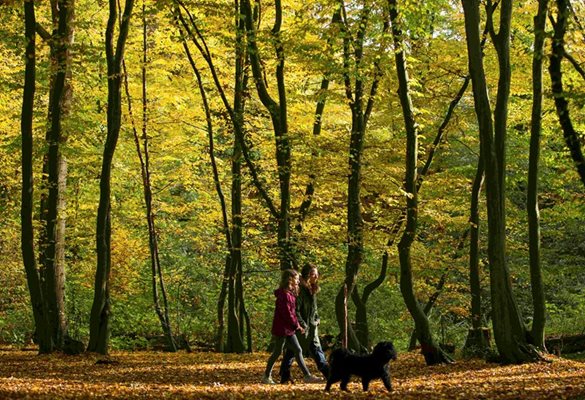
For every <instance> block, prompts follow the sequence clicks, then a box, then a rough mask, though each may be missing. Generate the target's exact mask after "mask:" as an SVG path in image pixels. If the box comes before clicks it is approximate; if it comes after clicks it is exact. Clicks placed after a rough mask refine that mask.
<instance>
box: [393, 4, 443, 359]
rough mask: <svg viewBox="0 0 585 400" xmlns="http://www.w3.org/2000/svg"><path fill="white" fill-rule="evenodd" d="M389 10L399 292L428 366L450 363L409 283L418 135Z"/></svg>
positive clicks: (396, 30) (398, 38)
mask: <svg viewBox="0 0 585 400" xmlns="http://www.w3.org/2000/svg"><path fill="white" fill-rule="evenodd" d="M388 6H389V8H390V20H391V22H392V36H393V38H394V47H395V50H394V57H395V60H396V71H397V75H398V82H399V87H398V93H399V97H400V104H401V105H402V114H403V117H404V125H405V128H406V172H405V179H404V189H405V192H406V193H407V195H406V210H407V211H406V227H405V229H404V232H403V234H402V238H401V239H400V242H399V243H398V256H399V259H400V291H401V292H402V296H403V297H404V302H405V303H406V307H407V308H408V311H409V312H410V315H411V316H412V318H413V319H414V325H415V330H416V332H417V336H418V341H419V342H420V344H421V351H422V354H423V356H424V357H425V361H426V363H427V365H433V364H438V363H446V362H447V363H448V362H451V361H452V360H451V358H450V357H449V356H448V355H447V354H446V353H445V352H443V350H442V349H441V347H440V346H439V345H438V344H437V343H436V342H435V340H434V338H433V335H432V333H431V328H430V325H429V320H428V318H427V316H426V315H425V313H424V311H423V309H422V308H421V306H420V304H419V302H418V300H417V299H416V296H415V294H414V286H413V281H412V263H411V257H410V250H411V246H412V243H413V241H414V239H415V236H416V229H417V218H418V193H417V182H418V178H417V165H416V164H417V160H418V131H417V127H416V123H415V120H414V114H413V109H412V101H411V98H410V92H409V87H408V83H409V82H408V72H407V68H406V57H405V54H404V42H403V38H402V31H401V29H400V27H399V25H398V9H397V3H396V0H388Z"/></svg>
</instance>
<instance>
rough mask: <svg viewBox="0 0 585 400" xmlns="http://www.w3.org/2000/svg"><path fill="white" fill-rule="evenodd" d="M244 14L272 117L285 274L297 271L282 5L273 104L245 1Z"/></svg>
mask: <svg viewBox="0 0 585 400" xmlns="http://www.w3.org/2000/svg"><path fill="white" fill-rule="evenodd" d="M242 5H243V11H244V13H243V14H244V15H245V18H246V34H247V43H248V55H249V57H250V64H251V67H252V74H253V76H254V82H255V84H256V91H257V93H258V97H259V98H260V101H261V102H262V104H263V105H264V107H265V108H266V110H267V111H268V112H269V113H270V118H271V120H272V128H273V131H274V139H275V151H276V164H277V169H278V181H279V194H280V207H279V209H278V211H277V210H276V209H275V208H274V206H272V207H270V208H271V210H272V213H273V216H274V217H275V218H276V220H277V224H278V227H277V232H278V233H277V240H278V249H279V263H280V269H281V270H285V269H289V268H296V267H297V264H298V262H297V260H296V255H295V252H294V249H293V246H292V242H291V235H290V203H291V200H290V197H291V194H290V178H291V159H290V155H291V147H290V141H289V138H288V123H287V102H286V86H285V80H284V63H285V56H284V46H283V44H282V40H281V37H280V36H281V32H280V31H281V26H282V4H281V0H275V1H274V9H275V17H274V25H273V27H272V30H271V35H272V39H273V43H274V50H275V52H276V59H277V63H276V74H275V75H276V87H277V90H278V101H276V100H274V99H273V98H272V97H271V96H270V94H269V92H268V89H267V87H266V84H265V82H264V75H263V68H262V61H261V59H260V53H259V50H258V44H257V42H256V26H255V24H254V12H253V9H252V6H251V4H250V0H242Z"/></svg>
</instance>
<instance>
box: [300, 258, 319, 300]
mask: <svg viewBox="0 0 585 400" xmlns="http://www.w3.org/2000/svg"><path fill="white" fill-rule="evenodd" d="M312 270H315V271H317V272H319V271H318V270H317V267H316V266H314V265H313V264H310V263H306V264H305V265H303V268H302V269H301V278H302V279H301V284H302V285H303V286H304V287H306V288H307V289H308V290H309V292H310V293H311V294H312V295H314V294H317V293H318V292H319V290H321V288H320V287H319V281H318V280H317V282H314V283H309V274H310V273H311V271H312Z"/></svg>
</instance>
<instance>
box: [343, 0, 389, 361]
mask: <svg viewBox="0 0 585 400" xmlns="http://www.w3.org/2000/svg"><path fill="white" fill-rule="evenodd" d="M339 7H340V10H341V15H342V16H343V18H340V17H338V16H337V15H335V16H334V17H333V22H334V23H335V22H337V21H339V23H340V27H341V31H342V32H343V33H344V34H343V80H344V85H345V96H346V98H347V101H348V104H349V107H350V110H351V135H350V141H349V151H348V165H349V176H348V182H347V258H346V262H345V279H344V284H343V286H342V288H341V289H340V291H339V292H338V295H337V298H336V302H335V310H336V316H337V323H338V326H339V328H340V330H341V331H342V332H344V331H345V330H346V329H347V330H348V340H349V343H348V345H349V347H350V348H352V349H353V350H357V351H365V350H367V348H368V343H367V342H366V343H363V342H360V337H361V339H362V340H364V339H365V340H367V334H365V331H364V329H367V319H366V318H367V316H366V315H367V314H366V313H365V312H364V308H365V307H366V306H365V303H364V302H363V300H362V299H361V298H360V296H359V294H358V293H355V294H354V293H353V292H354V290H355V286H356V278H357V274H358V272H359V268H360V265H361V263H362V259H363V252H364V243H363V227H364V221H363V217H362V213H361V184H362V155H363V149H364V138H365V134H366V128H367V124H368V119H369V116H370V114H371V112H372V109H373V106H374V98H375V95H376V92H377V88H378V83H379V80H380V78H381V74H382V72H381V69H380V65H379V59H377V60H376V61H375V62H374V63H373V71H374V72H373V77H372V83H371V86H370V90H369V93H368V92H367V88H366V85H365V80H366V76H365V75H364V72H363V70H362V68H363V66H362V64H363V57H364V54H363V53H364V41H365V39H366V29H367V27H368V22H369V17H370V13H371V11H372V10H371V8H370V7H369V6H367V5H365V6H364V7H362V8H361V9H360V12H359V17H358V19H359V21H360V22H359V27H358V29H357V32H356V34H355V37H352V36H351V34H350V33H349V32H350V29H349V26H348V21H347V19H346V12H345V5H344V3H343V2H340V6H339ZM388 27H389V23H388V20H387V18H385V19H384V22H383V27H382V31H383V32H386V31H387V30H388ZM380 48H381V49H382V48H384V43H381V44H380ZM351 49H353V53H352V52H351ZM352 62H353V67H351V68H352V70H350V65H351V64H352ZM352 77H355V78H354V79H353V85H352ZM345 288H347V292H348V294H347V296H348V297H351V298H352V299H353V301H354V303H356V306H357V309H356V312H357V315H356V329H357V332H356V331H355V330H354V329H353V327H352V325H351V324H347V327H346V318H347V316H346V314H345V306H344V298H345V295H344V291H345ZM358 318H359V321H358Z"/></svg>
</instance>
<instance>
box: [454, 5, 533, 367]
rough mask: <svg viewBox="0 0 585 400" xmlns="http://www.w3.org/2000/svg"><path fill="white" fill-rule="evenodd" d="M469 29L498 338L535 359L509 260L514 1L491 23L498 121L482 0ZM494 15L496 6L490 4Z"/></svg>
mask: <svg viewBox="0 0 585 400" xmlns="http://www.w3.org/2000/svg"><path fill="white" fill-rule="evenodd" d="M462 3H463V9H464V12H465V31H466V34H467V51H468V53H469V70H470V74H471V77H472V83H473V93H474V101H475V112H476V114H477V118H478V123H479V131H480V140H481V152H482V157H483V160H484V163H485V164H484V165H485V171H486V198H487V209H488V259H489V263H490V282H491V300H492V315H493V318H492V320H493V328H494V338H495V341H496V345H497V347H498V351H499V353H500V356H501V358H502V361H504V362H523V361H529V360H534V359H536V358H538V355H537V354H536V353H535V352H534V351H533V350H532V349H531V348H530V347H529V346H528V345H527V341H526V338H527V337H526V328H525V326H524V324H523V322H522V317H521V315H520V310H519V309H518V306H517V303H516V300H515V298H514V294H513V291H512V282H511V279H510V273H509V270H508V266H507V262H506V230H505V229H506V219H505V202H504V199H505V181H504V173H503V169H505V165H506V164H505V148H506V134H505V131H506V119H507V102H508V96H509V89H510V87H509V80H510V60H509V43H510V19H511V13H512V7H511V1H510V0H503V1H502V3H501V10H500V30H499V33H498V34H497V35H495V34H494V33H493V32H494V30H493V26H492V27H491V28H490V32H492V38H493V40H494V44H495V46H496V50H497V53H498V63H499V68H500V78H499V82H498V94H497V100H496V107H495V112H494V121H492V113H491V107H490V104H489V97H488V91H487V85H486V79H485V72H484V70H483V60H482V54H481V50H480V46H479V44H480V33H479V22H480V17H479V1H478V0H464V1H463V2H462ZM488 11H489V15H488V19H489V20H490V21H491V18H492V15H491V14H492V12H493V10H488Z"/></svg>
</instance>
